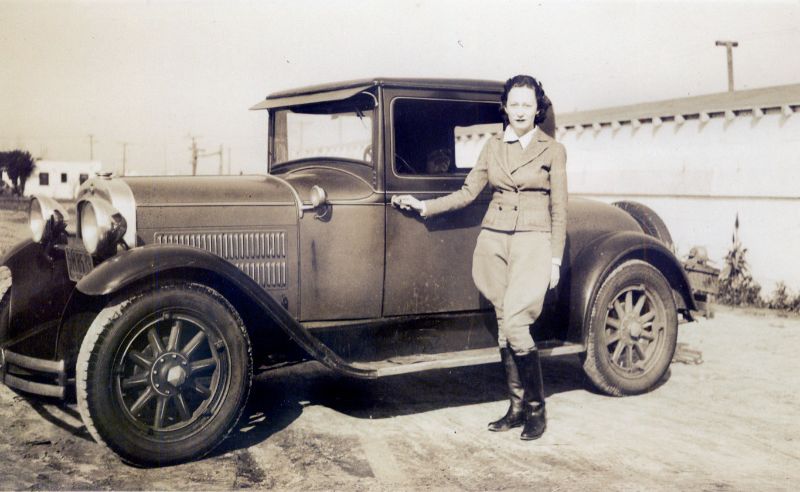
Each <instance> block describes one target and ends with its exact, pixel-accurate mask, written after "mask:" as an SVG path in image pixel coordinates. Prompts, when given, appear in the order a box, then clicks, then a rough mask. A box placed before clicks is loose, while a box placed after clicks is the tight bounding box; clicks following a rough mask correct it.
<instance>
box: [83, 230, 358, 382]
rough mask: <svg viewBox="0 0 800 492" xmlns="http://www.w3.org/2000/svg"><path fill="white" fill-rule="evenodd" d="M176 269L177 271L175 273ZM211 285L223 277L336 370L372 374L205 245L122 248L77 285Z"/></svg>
mask: <svg viewBox="0 0 800 492" xmlns="http://www.w3.org/2000/svg"><path fill="white" fill-rule="evenodd" d="M174 273H180V274H181V275H180V276H176V275H173V274H174ZM187 274H191V275H189V277H190V278H192V279H193V281H200V282H205V283H207V284H209V285H210V286H212V287H213V286H214V284H215V282H218V281H220V280H221V281H224V282H225V283H226V284H227V285H228V286H230V287H232V288H233V289H235V293H236V295H237V296H244V299H245V300H246V302H248V303H251V305H255V306H257V307H258V308H260V309H261V310H262V311H263V312H264V313H265V314H266V315H267V316H269V317H270V318H271V319H272V320H273V321H274V322H275V324H277V325H278V326H279V327H280V328H281V329H282V330H283V331H284V332H285V333H286V334H287V336H288V337H289V338H290V339H291V340H292V341H293V342H295V343H296V344H297V345H298V346H299V347H300V348H302V349H303V350H305V351H306V352H307V353H308V354H309V355H310V356H311V357H313V358H315V359H317V360H319V361H320V362H322V363H323V364H325V365H326V366H328V367H330V368H331V369H334V370H336V371H339V372H343V373H346V374H348V375H351V376H356V377H361V378H371V377H374V371H371V370H365V369H361V368H357V367H353V366H352V365H350V364H348V363H347V362H345V361H344V360H343V359H342V358H341V357H339V356H338V355H337V354H336V353H335V352H333V351H332V350H331V349H330V348H329V347H328V346H327V345H325V344H323V343H322V342H321V341H319V339H317V338H316V337H314V336H313V335H311V334H310V333H309V332H308V330H306V329H305V328H304V327H303V326H302V325H301V324H300V323H298V322H297V321H296V320H295V319H294V317H292V315H291V314H290V313H289V312H288V311H287V310H286V309H285V308H284V307H283V306H282V305H281V304H280V303H279V302H278V301H277V300H275V298H273V297H272V296H271V295H269V294H268V293H267V291H265V290H264V289H263V288H262V287H261V286H260V285H258V284H257V283H256V282H255V281H254V280H253V279H252V278H250V277H249V276H247V275H246V274H245V273H244V272H242V271H241V270H239V269H238V268H237V267H236V266H235V265H233V264H231V263H229V262H227V261H225V260H224V259H222V258H220V257H219V256H216V255H214V254H212V253H209V252H207V251H205V250H202V249H198V248H193V247H190V246H178V245H160V244H152V245H147V246H143V247H139V248H135V249H132V250H129V251H125V252H123V253H120V254H118V255H116V256H115V257H114V258H111V259H109V260H107V261H105V262H104V263H102V264H101V265H99V266H98V267H96V268H95V269H94V270H92V271H91V272H89V273H88V274H87V275H86V276H84V277H83V278H82V279H81V280H80V281H79V282H78V284H77V286H76V289H77V290H78V291H79V292H80V293H81V294H83V296H88V297H98V296H110V295H114V294H116V293H119V292H121V291H123V290H125V289H127V288H129V287H134V286H136V285H139V284H140V283H141V282H143V281H146V280H147V279H152V278H159V277H162V278H186V277H187Z"/></svg>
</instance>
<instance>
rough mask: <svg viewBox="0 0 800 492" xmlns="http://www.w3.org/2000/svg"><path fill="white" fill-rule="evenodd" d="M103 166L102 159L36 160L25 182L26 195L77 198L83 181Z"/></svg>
mask: <svg viewBox="0 0 800 492" xmlns="http://www.w3.org/2000/svg"><path fill="white" fill-rule="evenodd" d="M101 168H102V164H101V163H100V161H49V160H39V161H36V169H35V170H34V171H33V174H32V175H31V177H30V178H28V181H27V182H26V183H25V195H26V196H30V195H47V196H50V197H53V198H56V199H59V200H70V199H72V198H75V195H76V193H77V191H78V187H79V186H80V185H81V183H83V182H84V181H86V180H87V179H89V178H90V177H92V176H94V175H95V173H97V172H99V171H100V170H101Z"/></svg>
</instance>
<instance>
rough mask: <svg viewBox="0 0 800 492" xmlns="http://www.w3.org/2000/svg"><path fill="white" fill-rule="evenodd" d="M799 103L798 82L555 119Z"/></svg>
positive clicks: (569, 121) (572, 121) (588, 120)
mask: <svg viewBox="0 0 800 492" xmlns="http://www.w3.org/2000/svg"><path fill="white" fill-rule="evenodd" d="M798 105H800V84H791V85H780V86H774V87H763V88H759V89H749V90H744V91H734V92H721V93H717V94H706V95H702V96H693V97H683V98H679V99H666V100H663V101H654V102H647V103H640V104H631V105H628V106H615V107H609V108H601V109H594V110H591V111H578V112H573V113H559V114H557V115H556V121H557V122H558V126H559V127H562V128H563V127H570V126H575V125H587V124H593V123H610V122H615V121H616V122H624V121H632V120H635V119H636V120H646V119H650V118H655V117H664V116H667V117H669V116H675V115H681V116H687V115H696V114H700V113H707V114H708V113H719V112H725V111H736V110H739V111H741V110H752V109H753V108H759V109H762V110H764V109H767V108H780V107H783V106H790V107H791V106H798Z"/></svg>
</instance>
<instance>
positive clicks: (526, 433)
mask: <svg viewBox="0 0 800 492" xmlns="http://www.w3.org/2000/svg"><path fill="white" fill-rule="evenodd" d="M514 360H515V362H516V365H517V367H518V368H519V374H520V379H521V380H522V387H523V388H524V393H523V397H522V408H523V412H524V415H525V425H524V427H523V428H522V435H520V439H522V440H525V441H531V440H533V439H538V438H540V437H541V436H542V434H544V430H545V429H546V428H547V415H546V414H545V408H544V384H543V382H542V365H541V363H540V362H539V351H538V350H534V351H533V352H530V353H528V354H525V355H514Z"/></svg>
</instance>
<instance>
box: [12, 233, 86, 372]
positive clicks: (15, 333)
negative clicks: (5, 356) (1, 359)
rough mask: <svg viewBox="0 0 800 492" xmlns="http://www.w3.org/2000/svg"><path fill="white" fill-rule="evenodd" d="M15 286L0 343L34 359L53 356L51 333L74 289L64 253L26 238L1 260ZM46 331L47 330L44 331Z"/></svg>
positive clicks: (13, 286)
mask: <svg viewBox="0 0 800 492" xmlns="http://www.w3.org/2000/svg"><path fill="white" fill-rule="evenodd" d="M0 265H3V266H4V267H5V268H7V269H8V272H9V273H10V276H11V286H10V289H9V291H8V292H6V293H5V303H6V306H7V309H5V310H4V311H3V315H2V319H0V344H2V345H4V346H6V347H8V346H11V345H13V346H14V350H17V351H19V352H20V353H22V354H24V355H28V356H31V357H37V358H44V359H48V358H51V357H52V356H53V348H54V345H53V343H52V342H51V341H52V337H51V333H50V332H51V330H53V329H55V328H56V327H57V325H58V319H59V317H60V316H61V312H62V309H63V308H64V305H65V304H66V303H67V299H68V298H69V296H70V293H71V292H72V290H73V287H74V284H73V283H72V282H70V281H69V277H68V275H67V266H66V261H65V259H64V254H63V252H61V251H60V250H58V249H55V248H48V247H46V246H45V245H43V244H40V243H36V242H33V241H32V240H30V239H26V240H24V241H22V242H20V243H18V244H16V245H15V246H14V247H12V248H11V250H10V251H8V253H6V254H5V255H4V256H3V258H2V259H0ZM43 330H44V331H43Z"/></svg>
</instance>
